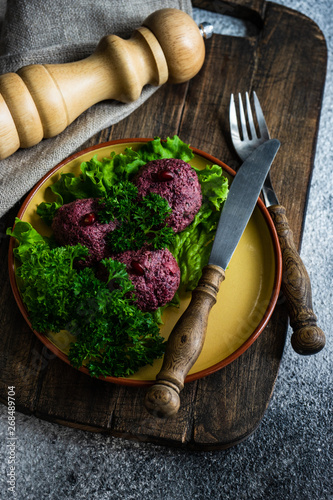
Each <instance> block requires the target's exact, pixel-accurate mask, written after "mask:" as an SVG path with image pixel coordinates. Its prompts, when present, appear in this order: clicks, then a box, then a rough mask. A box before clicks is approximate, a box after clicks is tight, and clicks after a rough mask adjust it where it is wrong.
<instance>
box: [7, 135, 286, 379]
mask: <svg viewBox="0 0 333 500" xmlns="http://www.w3.org/2000/svg"><path fill="white" fill-rule="evenodd" d="M152 140H153V138H142V137H140V138H128V139H116V140H111V141H106V142H103V143H99V144H95V145H93V146H89V147H87V148H85V149H82V150H80V151H77V152H75V153H73V154H72V155H70V156H68V157H67V158H65V159H63V160H62V161H60V162H59V163H57V165H55V166H54V167H52V168H51V169H50V170H49V171H48V172H47V173H46V174H45V175H44V176H43V177H42V178H41V179H40V180H39V181H38V182H37V184H35V186H34V187H33V188H32V189H31V191H30V192H29V193H28V195H27V196H26V198H25V199H24V201H23V203H22V205H21V207H20V209H19V211H18V213H17V216H16V217H18V218H21V217H22V215H24V213H25V211H26V209H27V207H28V205H29V203H30V201H31V199H32V198H33V197H34V195H35V194H36V192H37V191H38V190H39V189H40V188H41V187H42V185H43V184H44V183H45V182H46V181H47V180H48V179H49V178H50V177H52V176H53V175H54V174H55V173H56V172H57V171H58V170H60V169H61V168H63V167H64V166H65V165H66V164H67V163H70V162H71V161H73V160H75V159H77V158H78V157H80V156H82V155H84V154H87V153H90V152H93V151H95V150H97V149H102V148H104V147H112V146H116V145H118V144H124V143H134V142H142V143H146V142H149V141H152ZM162 142H163V141H162ZM190 149H191V150H192V151H193V153H194V154H196V155H198V156H201V157H203V158H205V159H207V160H208V161H209V162H211V163H215V164H217V165H219V166H221V167H222V168H223V170H224V171H225V172H226V173H227V174H229V175H230V176H231V177H234V176H235V175H236V171H235V170H233V169H232V168H231V167H229V166H228V165H227V164H225V163H224V162H222V161H221V160H219V159H218V158H216V157H214V156H212V155H211V154H209V153H206V152H205V151H202V150H201V149H198V148H196V147H192V146H190ZM256 206H258V208H259V210H260V211H261V213H262V215H263V217H264V219H265V222H266V224H267V226H268V229H269V233H270V236H271V239H272V243H273V249H274V257H275V275H274V284H273V289H272V294H271V297H270V301H269V303H268V305H267V308H266V311H265V313H264V316H263V317H262V319H261V321H260V322H259V324H258V325H257V327H256V328H255V329H254V331H253V332H252V333H251V335H250V336H249V338H248V339H247V340H246V341H245V342H244V343H243V344H242V345H241V346H240V347H238V348H237V349H236V350H235V351H234V352H233V353H231V354H230V355H229V356H227V357H226V358H224V359H223V360H221V361H220V362H218V363H215V364H214V365H212V366H210V367H208V368H205V369H203V370H200V371H198V372H195V373H192V374H190V375H187V377H186V378H185V383H187V382H192V381H194V380H198V379H200V378H203V377H206V376H207V375H211V374H212V373H215V372H217V371H219V370H221V369H222V368H224V367H225V366H227V365H229V364H230V363H231V362H232V361H234V360H235V359H237V358H239V357H240V356H241V354H243V353H244V352H245V351H246V350H247V349H248V348H249V347H250V346H251V345H252V344H253V343H254V342H255V341H256V340H257V338H258V337H259V336H260V334H261V333H262V331H263V330H264V329H265V327H266V326H267V323H268V321H269V319H270V317H271V315H272V314H273V311H274V308H275V305H276V302H277V300H278V297H279V293H280V288H281V280H282V254H281V248H280V243H279V239H278V235H277V232H276V229H275V226H274V223H273V220H272V218H271V216H270V214H269V212H268V210H267V208H266V206H265V204H264V203H263V201H262V200H261V199H260V198H258V201H257V204H256ZM14 225H15V224H14ZM14 243H15V238H14V237H10V241H9V248H8V271H9V280H10V285H11V288H12V292H13V295H14V298H15V301H16V303H17V305H18V307H19V310H20V312H21V314H22V315H23V317H24V319H25V321H26V323H27V324H28V326H29V327H30V329H31V330H32V332H33V333H34V334H35V335H36V336H37V338H38V339H39V340H40V341H41V342H42V343H43V344H44V345H45V347H47V349H49V350H50V351H51V352H52V353H53V354H55V355H56V356H57V357H58V358H60V359H61V360H62V361H64V362H65V363H66V364H68V365H69V366H70V367H71V368H73V369H75V370H78V371H80V372H82V373H84V374H86V375H88V376H90V377H91V375H90V374H89V371H88V369H87V368H86V367H83V366H82V367H80V368H74V367H73V366H72V365H71V363H70V362H69V359H68V356H67V355H66V354H65V353H64V352H62V351H61V350H60V349H59V348H58V347H57V346H56V345H55V344H53V342H51V340H49V338H48V337H46V335H44V334H41V333H39V332H37V331H36V330H35V329H34V328H33V327H32V325H31V323H30V321H29V317H28V312H27V310H26V308H25V305H24V303H23V301H22V298H21V294H20V292H19V288H18V286H17V282H16V278H15V267H14V264H15V259H14V253H13V250H14ZM98 379H100V380H103V381H106V382H111V383H114V384H116V385H125V386H132V387H133V386H135V387H143V386H149V385H152V384H154V382H155V381H154V380H136V379H128V378H125V377H113V376H111V375H108V376H107V377H102V376H100V377H98Z"/></svg>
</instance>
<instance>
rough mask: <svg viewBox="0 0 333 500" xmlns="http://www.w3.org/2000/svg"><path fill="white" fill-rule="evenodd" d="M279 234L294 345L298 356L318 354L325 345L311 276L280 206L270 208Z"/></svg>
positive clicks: (283, 277) (292, 342)
mask: <svg viewBox="0 0 333 500" xmlns="http://www.w3.org/2000/svg"><path fill="white" fill-rule="evenodd" d="M268 211H269V213H270V214H271V217H272V219H273V222H274V225H275V227H276V230H277V234H278V237H279V242H280V246H281V252H282V266H283V276H282V291H283V293H284V296H285V298H286V300H287V305H288V313H289V317H290V326H291V327H292V328H293V334H292V337H291V344H292V346H293V349H294V350H295V351H296V352H297V353H298V354H304V355H306V354H316V353H317V352H319V351H321V349H323V347H324V345H325V334H324V332H323V331H322V330H321V329H320V328H319V327H318V326H317V317H316V315H315V314H314V312H313V306H312V293H311V283H310V278H309V275H308V273H307V271H306V268H305V265H304V263H303V261H302V259H301V257H300V256H299V253H298V251H297V248H296V245H295V243H294V238H293V233H292V231H291V229H290V227H289V222H288V219H287V216H286V209H285V208H284V207H283V206H281V205H272V206H271V207H268Z"/></svg>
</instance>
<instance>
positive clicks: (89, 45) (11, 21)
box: [0, 0, 192, 216]
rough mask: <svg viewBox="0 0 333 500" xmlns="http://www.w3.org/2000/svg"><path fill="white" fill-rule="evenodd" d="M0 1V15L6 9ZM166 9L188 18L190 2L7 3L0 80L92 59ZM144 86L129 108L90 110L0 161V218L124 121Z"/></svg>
mask: <svg viewBox="0 0 333 500" xmlns="http://www.w3.org/2000/svg"><path fill="white" fill-rule="evenodd" d="M5 3H6V2H4V0H0V14H1V12H2V11H3V10H4V8H5ZM165 7H172V8H177V9H181V10H184V11H185V12H187V13H189V14H191V13H192V10H191V2H190V0H145V1H144V2H142V1H141V0H128V1H126V2H124V1H119V0H93V1H92V0H77V1H75V3H74V2H68V0H8V3H7V9H6V12H5V16H4V19H3V23H2V32H1V39H0V74H4V73H8V72H15V71H17V70H18V69H19V68H21V67H22V66H26V65H28V64H43V63H45V64H52V63H66V62H71V61H77V60H80V59H83V58H85V57H87V56H89V55H90V54H92V53H93V52H94V50H95V48H96V46H97V44H98V42H99V40H100V39H101V38H102V37H103V36H104V35H108V34H116V35H118V36H120V37H122V38H126V37H128V36H130V34H131V33H132V31H133V30H134V29H135V28H137V27H139V26H140V25H141V23H142V21H143V20H144V19H145V18H146V17H147V16H148V15H149V14H151V13H152V12H154V11H155V10H158V9H162V8H165ZM155 91H156V87H152V86H146V87H145V88H144V89H143V92H142V95H141V96H140V98H139V99H138V100H137V101H135V102H133V103H130V104H123V103H120V102H117V101H105V102H101V103H98V104H96V105H95V106H92V107H91V108H90V109H88V110H87V111H85V112H84V113H83V114H82V115H80V117H78V118H77V119H76V120H75V121H74V122H73V123H72V124H71V125H69V126H68V127H67V128H66V129H65V130H64V131H63V132H62V133H61V134H59V135H58V136H56V137H54V138H51V139H44V140H43V141H42V142H40V143H39V144H37V145H36V146H33V147H32V148H29V149H20V150H18V151H16V152H15V153H14V154H13V155H12V156H10V157H8V158H6V159H5V160H2V161H0V216H2V215H4V214H5V213H6V212H7V211H8V210H9V209H10V208H11V207H12V206H13V205H14V204H15V203H16V202H17V201H19V200H20V199H21V198H22V196H24V195H25V194H26V193H27V192H28V191H29V190H30V189H31V188H32V187H33V186H34V185H35V184H36V183H37V181H38V180H39V179H40V178H41V177H42V176H43V175H44V174H45V173H47V172H48V171H49V170H50V169H51V168H52V167H53V166H55V165H56V164H57V163H59V162H60V161H61V160H63V159H64V158H66V157H67V156H69V155H70V154H71V153H72V152H74V151H75V150H77V149H78V148H79V147H80V145H81V144H83V143H84V142H85V141H86V140H88V139H89V138H90V137H92V136H93V135H94V134H96V133H97V132H99V131H100V130H103V129H104V128H106V127H109V126H110V125H113V124H114V123H117V122H119V121H120V120H122V119H123V118H125V117H127V116H128V115H129V114H130V113H132V112H133V111H134V110H135V109H137V108H138V107H139V106H140V105H141V104H142V103H143V102H145V101H146V100H147V99H148V98H149V97H150V96H151V95H152V94H153V93H154V92H155Z"/></svg>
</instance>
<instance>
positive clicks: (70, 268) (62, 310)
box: [8, 221, 164, 377]
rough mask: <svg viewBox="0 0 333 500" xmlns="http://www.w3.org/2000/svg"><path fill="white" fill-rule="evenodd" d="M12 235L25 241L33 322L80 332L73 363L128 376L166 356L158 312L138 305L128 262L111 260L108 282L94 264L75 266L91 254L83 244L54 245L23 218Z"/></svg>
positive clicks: (22, 271)
mask: <svg viewBox="0 0 333 500" xmlns="http://www.w3.org/2000/svg"><path fill="white" fill-rule="evenodd" d="M8 234H10V235H11V236H15V237H16V238H17V239H18V241H19V243H20V245H19V247H18V248H20V246H21V244H22V247H21V251H20V252H16V256H17V257H18V259H19V260H20V262H21V265H20V266H19V267H18V268H17V276H18V278H19V279H21V280H22V285H21V287H20V292H21V294H22V300H23V302H24V304H25V306H26V308H27V310H28V313H29V319H30V321H31V324H32V327H33V328H34V329H35V330H37V331H38V332H41V333H46V332H48V331H53V332H58V331H59V330H62V329H66V330H68V331H69V332H70V333H71V334H72V335H75V336H76V337H77V340H76V342H75V343H74V344H72V346H71V348H70V351H69V356H68V357H69V360H70V362H71V364H72V365H73V366H75V367H77V368H79V367H81V366H82V365H83V364H84V365H86V366H87V367H88V369H89V372H90V374H91V375H92V376H100V375H102V376H107V375H113V376H115V377H122V376H127V375H130V374H132V373H135V372H136V371H137V370H138V369H139V368H140V367H141V366H145V365H147V364H151V363H153V361H154V359H157V358H159V357H161V356H162V355H163V352H164V339H163V338H162V337H161V336H160V335H159V328H158V325H157V324H156V322H155V321H154V317H153V315H152V314H150V313H145V312H142V311H141V310H139V309H138V308H137V307H136V305H135V303H134V301H135V294H134V286H133V284H132V282H131V281H130V279H129V278H128V274H127V272H126V266H125V264H123V263H121V262H117V261H113V260H112V259H105V260H104V261H103V264H104V266H105V267H106V269H107V271H108V272H109V276H108V280H107V282H103V281H100V280H99V279H97V278H96V277H95V275H94V272H93V270H92V269H91V268H88V267H87V268H84V269H82V270H80V271H79V270H77V269H75V267H74V261H75V259H81V258H84V256H85V255H87V249H86V248H84V247H82V246H81V245H76V246H65V247H55V248H51V247H50V245H49V244H48V242H47V241H46V240H44V239H39V238H38V237H36V234H35V230H34V229H33V228H32V226H31V225H30V224H29V223H27V222H21V221H17V223H16V225H15V229H14V230H13V231H11V230H8ZM37 234H38V233H37ZM26 241H29V242H30V244H29V245H27V244H26Z"/></svg>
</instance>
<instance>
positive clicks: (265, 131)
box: [253, 91, 270, 140]
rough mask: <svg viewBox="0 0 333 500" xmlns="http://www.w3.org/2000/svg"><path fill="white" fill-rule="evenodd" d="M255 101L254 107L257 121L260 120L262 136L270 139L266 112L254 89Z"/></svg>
mask: <svg viewBox="0 0 333 500" xmlns="http://www.w3.org/2000/svg"><path fill="white" fill-rule="evenodd" d="M253 101H254V107H255V110H256V115H257V121H258V125H259V131H260V137H262V138H263V139H266V140H268V139H270V135H269V131H268V127H267V124H266V120H265V116H264V113H263V111H262V109H261V106H260V102H259V99H258V97H257V94H256V93H255V91H253Z"/></svg>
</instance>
